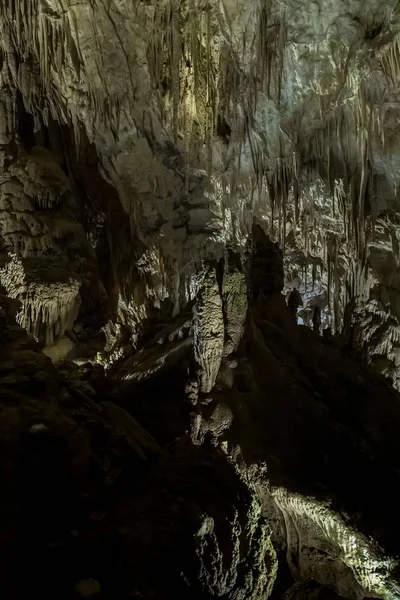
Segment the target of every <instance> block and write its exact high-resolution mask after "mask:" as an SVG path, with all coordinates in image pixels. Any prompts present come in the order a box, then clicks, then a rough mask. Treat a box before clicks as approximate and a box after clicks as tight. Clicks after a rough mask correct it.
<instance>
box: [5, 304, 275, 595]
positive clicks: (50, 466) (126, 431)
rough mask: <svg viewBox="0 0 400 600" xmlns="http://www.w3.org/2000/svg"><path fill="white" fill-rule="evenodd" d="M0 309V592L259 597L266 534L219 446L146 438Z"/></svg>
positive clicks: (269, 572) (9, 307)
mask: <svg viewBox="0 0 400 600" xmlns="http://www.w3.org/2000/svg"><path fill="white" fill-rule="evenodd" d="M0 306H1V313H0V335H1V349H0V446H1V453H0V477H1V481H2V490H3V491H2V497H1V511H0V529H1V536H0V592H1V594H2V595H3V596H4V597H6V598H9V599H10V600H11V599H13V598H15V599H16V598H22V597H27V596H28V595H32V594H35V595H38V596H39V597H41V598H49V599H50V598H54V597H57V598H59V599H64V598H65V599H67V598H74V597H77V596H78V597H79V596H81V597H101V598H110V599H111V598H113V599H117V598H121V599H122V598H124V599H125V598H126V599H127V598H132V597H136V598H148V599H149V600H150V599H152V600H153V599H157V598H158V599H160V600H161V599H163V598H171V597H175V596H180V597H185V596H186V597H187V596H188V594H190V597H191V598H194V599H199V600H200V599H206V598H211V597H215V596H217V597H223V598H226V599H232V600H234V599H235V600H241V599H243V600H244V599H245V598H246V599H248V598H252V599H254V600H257V599H258V598H262V597H266V596H268V595H269V593H270V590H271V588H272V585H273V582H274V579H275V575H276V566H277V562H276V555H275V552H274V550H273V548H272V544H271V542H270V530H269V527H268V525H267V523H266V521H265V519H264V518H263V517H262V516H261V507H260V504H259V503H258V501H257V500H256V499H255V497H254V495H253V494H252V493H250V492H249V490H248V488H247V486H246V485H245V484H244V483H243V482H242V481H241V480H240V479H239V477H238V476H237V474H236V473H235V472H234V469H233V467H232V466H231V465H229V463H228V462H227V461H226V457H225V456H224V454H223V453H222V452H221V451H219V450H216V449H215V448H212V447H211V448H208V449H207V448H199V447H196V446H193V444H192V443H191V440H190V438H189V437H188V436H186V437H185V436H183V437H181V438H180V439H177V440H176V441H175V442H174V443H173V444H163V441H162V440H161V443H159V441H157V440H156V439H154V438H153V437H152V436H151V435H150V434H149V433H148V432H147V431H146V430H144V429H143V428H142V426H141V425H140V424H139V422H138V421H137V420H135V419H134V418H133V417H132V416H131V415H129V414H128V413H127V412H126V411H125V410H124V409H123V408H120V407H118V406H117V405H116V404H114V403H113V402H112V401H111V400H110V399H109V398H107V396H103V401H99V399H100V398H101V396H100V395H97V394H96V392H95V390H94V389H93V387H92V385H91V383H90V382H91V381H93V382H95V379H90V378H86V379H85V378H83V377H82V374H81V373H80V372H79V370H78V369H77V367H76V366H75V365H72V364H68V363H65V364H63V365H61V367H60V370H59V371H57V370H56V369H55V367H54V366H53V365H52V363H51V361H50V359H48V358H47V357H46V356H45V355H44V354H41V353H40V352H39V348H38V346H37V344H35V343H34V342H33V341H31V340H30V339H29V338H28V337H27V335H26V333H25V332H24V331H23V330H22V329H21V328H20V327H19V326H18V325H16V323H15V321H14V320H13V317H14V316H15V313H16V310H17V306H16V305H15V303H14V301H12V300H9V299H8V298H6V297H5V296H4V295H1V296H0ZM87 370H90V369H87ZM84 371H85V370H84V369H83V370H82V372H84Z"/></svg>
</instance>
